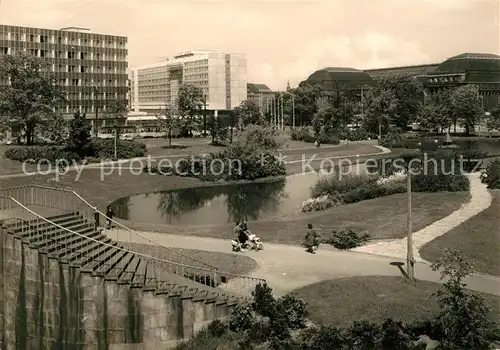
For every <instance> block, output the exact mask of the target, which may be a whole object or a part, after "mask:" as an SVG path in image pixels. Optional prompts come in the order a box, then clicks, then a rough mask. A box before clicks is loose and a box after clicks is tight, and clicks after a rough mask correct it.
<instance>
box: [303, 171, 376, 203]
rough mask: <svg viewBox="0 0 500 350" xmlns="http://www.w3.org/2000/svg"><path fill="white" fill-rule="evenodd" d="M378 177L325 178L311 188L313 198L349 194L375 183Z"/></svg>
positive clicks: (335, 175)
mask: <svg viewBox="0 0 500 350" xmlns="http://www.w3.org/2000/svg"><path fill="white" fill-rule="evenodd" d="M376 181H377V178H376V177H373V176H369V175H344V176H342V178H339V177H338V176H337V174H333V175H329V176H323V177H321V178H319V179H318V181H317V182H316V184H314V186H312V188H311V196H312V197H313V198H317V197H320V196H323V195H325V194H329V195H332V196H336V195H338V194H343V193H347V192H349V191H352V190H354V189H356V188H358V187H360V186H363V185H366V184H370V183H375V182H376Z"/></svg>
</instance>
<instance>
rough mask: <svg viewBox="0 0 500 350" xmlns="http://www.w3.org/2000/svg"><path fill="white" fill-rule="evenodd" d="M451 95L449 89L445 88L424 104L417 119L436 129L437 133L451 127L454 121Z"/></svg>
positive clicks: (423, 125) (424, 125)
mask: <svg viewBox="0 0 500 350" xmlns="http://www.w3.org/2000/svg"><path fill="white" fill-rule="evenodd" d="M449 97H450V94H449V90H444V91H443V92H440V93H438V94H436V95H435V96H434V97H433V99H432V100H431V101H430V102H429V103H427V104H426V105H424V107H423V108H422V110H421V111H420V114H419V116H418V119H417V121H418V122H419V124H420V126H422V127H424V128H425V129H435V130H436V133H437V134H439V133H440V132H442V131H443V130H444V129H447V128H449V127H450V125H451V123H452V118H451V109H450V99H449Z"/></svg>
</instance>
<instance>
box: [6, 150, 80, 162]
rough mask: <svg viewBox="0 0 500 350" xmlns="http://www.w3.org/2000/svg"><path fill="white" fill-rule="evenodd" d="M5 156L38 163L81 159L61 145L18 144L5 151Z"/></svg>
mask: <svg viewBox="0 0 500 350" xmlns="http://www.w3.org/2000/svg"><path fill="white" fill-rule="evenodd" d="M5 157H7V158H8V159H11V160H15V161H19V162H29V163H38V162H40V161H42V160H44V161H49V162H50V163H51V164H56V162H57V161H65V162H68V163H69V164H73V163H74V162H78V161H80V156H79V155H78V154H77V153H75V152H72V151H69V150H67V149H66V148H64V147H60V146H16V147H11V148H8V149H7V150H6V151H5Z"/></svg>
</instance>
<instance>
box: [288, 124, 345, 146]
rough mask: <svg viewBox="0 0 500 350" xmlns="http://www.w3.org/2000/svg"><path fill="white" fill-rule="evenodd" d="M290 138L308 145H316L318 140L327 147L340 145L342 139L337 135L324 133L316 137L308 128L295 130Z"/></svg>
mask: <svg viewBox="0 0 500 350" xmlns="http://www.w3.org/2000/svg"><path fill="white" fill-rule="evenodd" d="M290 138H291V139H292V140H295V141H303V142H308V143H314V142H316V140H318V141H319V143H320V144H325V145H338V144H339V143H340V139H339V137H338V136H337V135H331V134H324V133H323V134H321V135H319V136H318V137H316V136H314V135H313V134H312V133H311V131H310V130H309V128H308V127H306V126H303V127H299V128H295V129H293V130H292V132H291V134H290Z"/></svg>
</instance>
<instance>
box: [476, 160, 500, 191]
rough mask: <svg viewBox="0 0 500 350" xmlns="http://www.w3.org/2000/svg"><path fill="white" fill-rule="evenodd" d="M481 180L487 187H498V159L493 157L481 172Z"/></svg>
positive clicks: (499, 164) (499, 178)
mask: <svg viewBox="0 0 500 350" xmlns="http://www.w3.org/2000/svg"><path fill="white" fill-rule="evenodd" d="M481 182H483V183H484V184H486V185H487V186H488V188H489V189H500V160H498V159H495V160H494V161H492V162H491V163H489V164H488V166H486V169H484V170H483V171H482V173H481Z"/></svg>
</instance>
